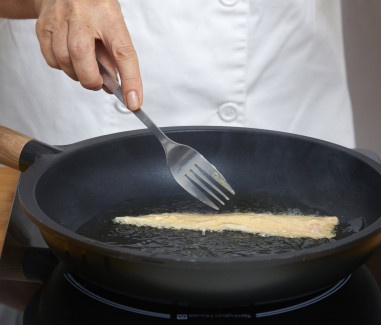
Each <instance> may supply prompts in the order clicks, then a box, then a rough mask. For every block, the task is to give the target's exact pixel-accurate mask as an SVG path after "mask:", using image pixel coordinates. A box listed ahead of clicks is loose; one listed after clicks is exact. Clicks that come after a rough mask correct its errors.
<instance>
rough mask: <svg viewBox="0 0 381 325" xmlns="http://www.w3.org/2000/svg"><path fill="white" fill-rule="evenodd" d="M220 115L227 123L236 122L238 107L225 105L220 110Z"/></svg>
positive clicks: (232, 104) (230, 104)
mask: <svg viewBox="0 0 381 325" xmlns="http://www.w3.org/2000/svg"><path fill="white" fill-rule="evenodd" d="M218 115H219V116H220V118H221V120H223V121H225V122H231V121H234V120H235V119H236V118H237V117H238V106H237V105H236V104H234V103H225V104H223V105H221V106H220V108H219V109H218Z"/></svg>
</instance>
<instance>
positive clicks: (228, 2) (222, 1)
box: [220, 0, 239, 7]
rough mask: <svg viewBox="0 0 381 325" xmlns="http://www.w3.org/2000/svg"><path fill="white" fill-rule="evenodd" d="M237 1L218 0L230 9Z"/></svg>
mask: <svg viewBox="0 0 381 325" xmlns="http://www.w3.org/2000/svg"><path fill="white" fill-rule="evenodd" d="M238 1H239V0H220V2H221V4H223V5H224V6H227V7H232V6H234V5H236V4H237V3H238Z"/></svg>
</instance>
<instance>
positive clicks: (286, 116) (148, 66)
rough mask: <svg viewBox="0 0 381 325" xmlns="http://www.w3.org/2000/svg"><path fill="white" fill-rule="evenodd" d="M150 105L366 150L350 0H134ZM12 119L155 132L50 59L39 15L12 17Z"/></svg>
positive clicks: (22, 124)
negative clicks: (344, 13) (357, 108)
mask: <svg viewBox="0 0 381 325" xmlns="http://www.w3.org/2000/svg"><path fill="white" fill-rule="evenodd" d="M120 3H121V7H122V11H123V14H124V17H125V20H126V24H127V26H128V28H129V31H130V34H131V37H132V40H133V43H134V45H135V48H136V50H137V53H138V57H139V62H140V68H141V73H142V78H143V87H144V103H143V106H142V108H143V109H144V110H145V111H146V113H147V114H148V115H149V116H151V118H152V119H153V120H154V121H155V122H156V124H158V125H159V126H179V125H224V126H238V127H254V128H261V129H270V130H280V131H285V132H291V133H296V134H302V135H307V136H312V137H315V138H320V139H324V140H328V141H331V142H335V143H338V144H341V145H344V146H348V147H353V146H354V131H353V122H352V111H351V103H350V100H349V94H348V88H347V81H346V73H345V64H344V53H343V40H342V28H341V12H340V1H339V0H335V1H334V0H332V1H327V0H309V1H300V0H187V1H179V0H161V1H157V0H122V1H120ZM0 78H1V83H0V103H1V107H0V112H1V115H0V123H2V124H4V125H6V126H9V127H12V128H15V129H17V130H19V131H22V132H24V133H26V134H28V135H31V136H33V137H36V138H38V139H39V140H42V141H46V142H48V143H50V144H67V143H72V142H76V141H79V140H82V139H86V138H91V137H94V136H98V135H103V134H107V133H114V132H119V131H125V130H131V129H137V128H144V125H143V124H141V122H140V121H139V120H138V119H137V118H136V117H135V116H134V115H133V114H132V113H130V112H129V111H128V110H126V109H125V108H124V107H123V105H122V104H121V103H119V102H118V100H117V99H116V98H115V97H114V96H112V95H109V94H106V93H105V92H103V91H98V92H93V91H89V90H86V89H83V88H82V87H81V85H80V84H79V83H78V82H75V81H73V80H71V79H70V78H68V77H67V76H66V75H65V74H64V73H63V72H62V71H59V70H55V69H52V68H50V67H49V66H48V65H47V64H46V63H45V61H44V59H43V56H42V54H41V52H40V48H39V44H38V41H37V38H36V36H35V21H34V20H5V19H3V20H1V21H0Z"/></svg>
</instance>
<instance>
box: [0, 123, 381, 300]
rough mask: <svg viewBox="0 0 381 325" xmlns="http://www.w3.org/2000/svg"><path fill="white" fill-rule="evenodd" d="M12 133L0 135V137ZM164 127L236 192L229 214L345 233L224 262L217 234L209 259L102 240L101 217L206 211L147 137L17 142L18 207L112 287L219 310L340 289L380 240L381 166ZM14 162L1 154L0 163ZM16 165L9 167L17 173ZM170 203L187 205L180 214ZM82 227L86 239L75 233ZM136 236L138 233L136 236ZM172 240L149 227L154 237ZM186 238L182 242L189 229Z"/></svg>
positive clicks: (333, 149) (331, 150) (72, 265)
mask: <svg viewBox="0 0 381 325" xmlns="http://www.w3.org/2000/svg"><path fill="white" fill-rule="evenodd" d="M0 131H1V130H0ZM8 131H9V130H6V131H4V130H2V132H3V135H2V137H3V138H4V132H5V133H6V134H9V132H8ZM166 132H167V133H168V134H169V136H170V137H171V138H172V139H173V140H175V141H178V142H180V143H184V144H188V145H190V146H192V147H194V148H195V149H196V150H198V151H199V152H201V153H202V154H203V155H204V156H205V157H206V158H207V159H208V160H209V161H210V162H212V163H213V164H215V165H216V166H217V168H218V169H219V170H220V171H221V173H222V174H223V175H224V176H225V177H226V179H227V180H228V182H229V183H230V184H231V185H232V187H233V188H234V190H235V191H236V196H235V197H234V198H233V199H232V200H231V202H230V203H229V204H228V205H227V206H226V207H225V208H223V209H221V212H228V211H233V210H236V209H241V208H242V209H250V208H252V210H261V211H263V210H266V211H267V212H282V211H289V209H293V211H295V209H296V211H299V212H301V213H313V214H317V215H335V216H337V217H338V218H339V219H340V225H341V230H344V231H343V233H342V234H341V235H340V236H338V237H337V238H336V239H335V240H330V241H326V242H323V243H318V245H310V246H309V245H307V246H306V247H303V245H302V246H301V248H300V247H299V249H290V250H287V249H286V250H283V251H282V252H278V253H264V254H253V255H250V254H246V255H242V256H237V255H234V254H233V253H232V254H227V255H224V254H223V251H224V249H222V252H221V249H220V250H219V253H218V254H213V251H214V248H217V247H218V246H220V245H219V242H220V241H219V238H218V237H216V238H215V246H213V245H212V247H210V252H211V254H210V255H208V254H202V255H201V256H198V255H197V254H195V255H194V254H193V253H192V254H189V255H187V254H186V253H185V254H184V248H183V247H179V249H178V250H179V251H181V252H183V253H182V254H176V247H177V246H176V241H175V244H174V245H172V246H173V247H174V248H175V249H174V250H173V253H171V251H166V250H165V249H164V250H159V251H157V250H156V248H155V247H151V246H149V245H148V246H147V247H145V246H144V242H143V243H141V245H140V246H139V245H138V246H139V247H140V248H137V246H136V243H135V246H133V245H129V244H126V245H124V246H123V245H118V244H112V243H110V242H107V243H106V242H102V241H101V240H100V239H102V238H103V237H102V236H99V237H94V236H92V235H91V236H90V237H89V236H88V235H86V227H84V225H87V224H89V223H91V221H92V220H96V221H97V222H98V224H100V225H101V226H99V227H100V229H99V231H100V232H102V223H99V220H102V218H104V219H105V220H106V219H107V218H108V219H110V218H111V217H112V215H118V214H123V213H124V212H126V211H129V209H130V208H131V206H133V208H134V211H135V212H134V213H135V214H136V215H138V214H139V210H141V211H144V213H147V212H149V211H150V210H151V209H155V207H159V210H160V209H161V210H163V211H171V210H176V209H177V210H178V209H180V210H181V209H183V210H187V209H188V208H191V209H193V210H196V211H199V212H210V209H209V208H208V207H206V206H205V207H204V206H202V205H200V204H198V203H197V202H196V201H195V199H192V198H190V197H189V194H187V193H186V192H185V191H184V190H183V189H182V188H180V187H179V185H178V184H177V183H176V182H175V181H174V180H173V179H172V176H171V175H170V173H169V171H168V169H167V167H166V165H165V157H164V153H163V152H162V149H161V146H160V144H159V143H158V142H157V140H156V139H155V138H154V137H153V135H151V134H150V133H149V132H148V131H132V132H125V133H120V134H114V135H108V136H103V137H99V138H94V139H90V140H87V141H84V142H80V143H76V144H73V145H68V146H62V147H59V148H57V147H53V146H48V145H45V144H41V143H39V142H37V141H35V140H31V141H29V140H30V139H22V141H21V143H24V144H25V142H27V143H26V145H25V146H23V144H22V145H18V146H17V145H16V147H18V148H21V149H19V151H21V152H20V153H19V154H18V153H16V154H15V156H16V157H18V156H19V162H17V164H18V163H19V166H18V168H20V169H26V168H27V170H26V171H25V172H24V173H23V174H22V176H21V180H20V186H19V198H20V202H21V205H22V207H23V209H24V210H25V212H26V214H27V215H28V216H29V217H30V218H31V219H32V220H33V221H34V222H35V223H36V224H37V225H38V226H39V228H40V230H41V233H42V235H43V236H44V238H45V240H46V242H47V244H48V245H49V246H50V247H51V249H52V251H53V252H54V253H55V254H56V255H57V256H58V258H59V259H60V260H61V261H62V262H63V263H65V264H66V265H67V267H68V268H69V269H70V270H71V271H72V272H76V273H77V274H79V275H80V276H82V277H85V278H86V279H87V280H89V281H92V282H95V283H97V284H98V285H100V286H104V287H107V288H109V289H110V290H115V291H118V292H123V293H125V294H126V295H129V296H133V297H139V298H140V299H145V300H150V301H151V300H152V301H159V302H162V303H170V304H181V305H194V306H220V307H221V306H225V305H229V306H234V305H250V304H262V303H267V302H274V301H280V300H285V299H290V298H295V297H298V296H303V295H306V294H309V293H312V292H315V291H318V290H320V289H323V288H325V287H327V286H330V285H332V284H334V283H335V282H337V281H339V280H340V279H342V278H344V277H345V276H347V275H348V274H350V273H351V272H352V271H354V270H355V269H356V268H358V267H359V266H360V265H362V264H363V263H364V261H365V260H366V259H367V257H368V256H369V255H370V254H371V252H372V251H373V250H374V248H375V247H376V246H377V245H378V243H379V242H380V238H381V232H380V229H381V227H380V226H381V221H380V214H381V200H380V193H381V166H380V165H379V164H377V163H375V162H374V161H372V160H370V159H369V158H367V157H365V156H363V155H361V154H359V153H357V152H354V151H352V150H349V149H346V148H343V147H340V146H337V145H334V144H330V143H327V142H323V141H320V140H316V139H311V138H306V137H301V136H295V135H290V134H286V133H279V132H271V131H263V130H255V129H242V128H224V127H197V128H196V127H193V128H176V129H174V128H171V129H166ZM0 135H1V132H0ZM14 138H15V139H16V138H18V136H16V135H12V136H11V139H14ZM28 141H29V142H28ZM0 142H1V141H0ZM3 146H4V144H3ZM8 147H9V146H8ZM12 147H15V146H14V145H13V146H12ZM10 151H14V150H13V149H11V150H10ZM3 153H4V149H3ZM0 156H1V154H0ZM7 156H8V154H3V158H2V160H5V158H4V157H7ZM16 160H17V159H16ZM16 160H15V159H13V160H12V161H7V163H8V165H11V166H13V167H16V166H17V164H16V163H15V161H16ZM0 162H1V161H0ZM3 163H4V161H3ZM192 200H193V201H192ZM174 202H180V203H182V204H180V208H179V206H178V205H176V204H173V203H174ZM130 210H131V209H130ZM96 224H97V223H96ZM79 229H80V230H81V229H82V231H81V233H84V234H85V235H81V234H78V233H77V232H78V230H79ZM83 229H85V230H83ZM348 229H349V230H348ZM129 230H131V229H129ZM148 231H149V230H148ZM129 234H134V235H135V237H136V234H138V235H137V237H139V232H138V230H136V231H135V230H134V231H132V230H131V231H130V232H129ZM167 234H168V235H169V233H167ZM171 234H173V232H172V233H171ZM146 235H147V229H146V230H145V236H146ZM165 235H166V234H165V233H164V235H163V233H160V234H159V233H158V232H157V231H156V232H155V230H153V229H152V236H165ZM178 235H179V237H181V238H184V237H185V236H187V235H189V233H186V232H184V233H181V232H180V233H179V234H178ZM200 236H201V235H200ZM221 236H222V237H221V238H220V239H221V240H222V241H221V243H222V242H223V243H224V245H225V244H226V243H229V242H231V243H235V240H236V236H238V235H237V233H232V232H230V233H225V234H223V235H221ZM229 236H231V237H230V238H229ZM91 237H93V238H91ZM94 238H96V239H94ZM153 238H154V239H155V237H153ZM200 238H201V237H200ZM257 239H258V238H257ZM257 239H256V238H254V236H252V237H250V238H244V240H243V241H244V242H245V243H246V248H247V245H249V251H250V249H251V248H252V250H253V252H254V251H255V250H256V247H257V245H258V243H259V242H258V241H257ZM273 239H274V241H275V242H276V241H277V239H276V238H273ZM250 240H253V242H252V243H251V241H250ZM264 240H267V241H268V240H269V238H265V239H264ZM270 240H271V238H270ZM180 242H181V240H180ZM238 242H240V240H238ZM241 243H242V238H241ZM200 245H201V241H200ZM221 245H222V244H221ZM237 245H238V244H237ZM250 245H251V246H250ZM126 246H127V247H126ZM164 248H165V247H164ZM231 248H232V247H231V246H230V247H229V249H230V252H231ZM216 250H217V249H216ZM233 251H234V247H233Z"/></svg>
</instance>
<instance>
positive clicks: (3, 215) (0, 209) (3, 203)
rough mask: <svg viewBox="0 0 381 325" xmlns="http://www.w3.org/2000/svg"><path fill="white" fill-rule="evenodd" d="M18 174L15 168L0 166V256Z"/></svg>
mask: <svg viewBox="0 0 381 325" xmlns="http://www.w3.org/2000/svg"><path fill="white" fill-rule="evenodd" d="M19 176H20V172H19V171H17V170H14V169H11V168H9V167H0V257H1V253H2V250H3V245H4V240H5V236H6V233H7V229H8V224H9V217H10V213H11V209H12V204H13V200H14V196H15V192H16V186H17V181H18V178H19Z"/></svg>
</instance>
